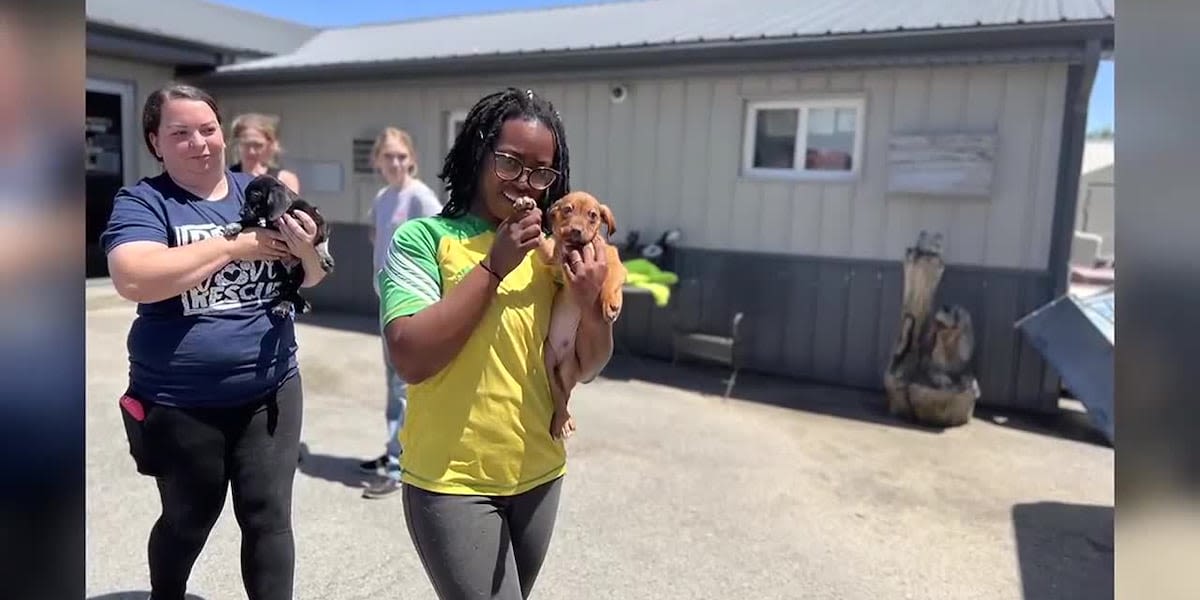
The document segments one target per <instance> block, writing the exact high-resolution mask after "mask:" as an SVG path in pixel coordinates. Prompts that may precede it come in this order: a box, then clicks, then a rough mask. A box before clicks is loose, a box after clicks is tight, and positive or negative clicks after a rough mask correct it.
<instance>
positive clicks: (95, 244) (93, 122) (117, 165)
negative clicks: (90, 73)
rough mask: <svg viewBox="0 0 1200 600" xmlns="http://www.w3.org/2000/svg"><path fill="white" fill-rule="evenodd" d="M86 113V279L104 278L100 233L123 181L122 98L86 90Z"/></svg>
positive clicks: (106, 267)
mask: <svg viewBox="0 0 1200 600" xmlns="http://www.w3.org/2000/svg"><path fill="white" fill-rule="evenodd" d="M86 111H87V114H86V121H85V136H86V137H85V140H86V142H85V143H86V147H87V223H86V229H87V241H86V244H87V259H86V260H87V276H88V277H107V276H108V265H107V264H106V261H105V258H104V250H103V249H102V248H100V233H101V232H103V231H104V226H105V225H106V224H107V223H108V217H109V215H110V214H112V206H113V196H115V195H116V193H117V190H119V189H121V186H122V185H124V182H125V176H124V174H125V156H124V152H123V151H122V149H123V148H124V147H125V140H124V135H123V133H122V132H123V131H124V129H123V127H124V126H125V123H124V122H123V114H122V110H121V95H120V94H112V93H106V92H97V91H92V90H88V92H87V107H86Z"/></svg>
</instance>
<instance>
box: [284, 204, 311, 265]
mask: <svg viewBox="0 0 1200 600" xmlns="http://www.w3.org/2000/svg"><path fill="white" fill-rule="evenodd" d="M278 224H279V232H280V233H281V234H282V237H283V241H284V242H286V243H287V249H288V250H289V251H290V252H291V253H292V256H295V257H296V258H298V259H300V261H301V262H304V263H305V264H311V263H313V262H314V261H318V260H320V259H319V257H318V256H317V247H316V245H315V244H313V240H315V239H317V223H316V221H313V219H312V217H310V216H308V214H307V213H304V212H302V211H296V213H295V216H293V215H292V214H291V213H284V214H283V216H282V217H279V221H278Z"/></svg>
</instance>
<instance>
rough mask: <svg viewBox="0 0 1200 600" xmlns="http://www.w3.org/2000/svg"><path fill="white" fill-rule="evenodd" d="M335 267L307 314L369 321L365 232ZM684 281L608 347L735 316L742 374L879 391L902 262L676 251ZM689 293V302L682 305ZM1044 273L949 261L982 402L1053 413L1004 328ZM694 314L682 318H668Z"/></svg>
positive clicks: (633, 305)
mask: <svg viewBox="0 0 1200 600" xmlns="http://www.w3.org/2000/svg"><path fill="white" fill-rule="evenodd" d="M331 245H332V251H333V253H334V256H335V257H336V258H337V261H338V268H337V271H336V272H335V273H334V274H333V275H331V276H330V277H329V278H328V279H327V280H326V281H325V282H323V283H322V284H321V285H320V286H317V287H316V288H313V289H311V290H306V291H305V294H306V296H307V297H308V298H309V299H310V301H311V302H312V303H313V306H314V311H315V312H316V313H321V314H326V313H338V312H352V313H357V314H363V315H376V314H377V311H378V304H377V301H376V299H375V294H374V292H373V291H372V288H371V277H372V274H371V272H370V271H371V270H370V264H371V254H370V252H371V249H370V245H369V244H367V243H366V226H363V225H349V224H340V223H339V224H335V225H334V230H333V236H332V241H331ZM675 270H676V271H677V272H678V273H679V274H680V277H681V278H682V280H683V283H682V284H681V286H680V287H679V288H677V289H676V290H675V291H674V292H673V295H672V300H671V303H670V305H668V306H667V307H661V308H660V307H657V306H655V305H654V303H653V302H652V301H651V300H650V298H649V297H648V296H646V295H644V294H628V295H627V296H626V300H625V308H624V311H623V312H622V315H621V318H620V320H618V321H617V325H616V327H615V332H616V337H617V343H618V349H619V350H621V351H627V352H633V353H636V354H640V355H645V356H649V357H654V358H660V359H664V360H667V359H670V358H671V333H672V329H673V327H674V326H675V323H682V324H685V325H684V326H685V327H690V326H698V327H700V328H702V329H704V330H706V331H710V332H727V331H728V327H729V320H730V318H731V317H732V315H733V313H734V312H735V311H739V310H740V311H744V312H745V313H746V318H745V320H744V321H743V322H742V326H743V327H744V330H745V335H746V354H745V360H746V366H747V368H748V369H751V370H754V371H757V372H762V373H768V374H775V375H782V376H787V377H796V378H801V379H807V380H812V381H817V382H821V383H828V384H834V385H848V386H852V387H859V388H864V389H881V386H882V376H883V370H884V368H885V365H887V362H888V359H889V357H890V354H891V352H892V349H893V345H894V344H895V341H896V334H897V330H898V323H899V317H900V298H901V294H902V291H903V280H902V277H903V275H902V272H901V268H900V263H898V262H894V261H870V260H855V259H831V258H821V257H812V256H787V255H779V254H758V253H746V252H729V251H714V250H694V249H682V250H680V252H679V254H678V255H677V264H676V265H675ZM693 285H695V286H697V287H698V289H695V288H692V289H695V291H696V292H698V293H699V295H700V300H699V302H695V303H687V302H683V303H681V302H680V298H681V297H683V296H684V295H685V294H688V293H691V291H692V289H689V288H690V286H693ZM1049 294H1050V278H1049V275H1048V274H1046V273H1036V272H1029V271H1021V270H1011V269H988V268H971V267H955V266H953V265H951V266H949V267H948V268H947V270H946V273H945V275H944V277H943V279H942V283H941V286H940V288H939V293H938V296H937V298H936V301H937V302H939V303H953V304H962V305H963V306H965V307H966V308H967V310H968V311H970V313H971V316H972V318H973V320H974V324H975V333H976V351H975V358H974V366H975V372H976V374H977V376H978V377H979V380H980V385H981V387H982V389H983V397H982V398H981V400H980V403H981V404H985V405H989V406H995V407H1006V408H1018V409H1025V410H1032V411H1047V410H1053V409H1054V408H1055V407H1056V406H1057V404H1056V402H1057V398H1058V396H1057V383H1058V379H1057V377H1056V376H1055V374H1054V372H1053V371H1052V370H1051V369H1049V368H1048V367H1047V365H1046V363H1045V361H1044V360H1043V359H1042V358H1041V356H1040V355H1039V354H1038V353H1037V351H1036V350H1035V349H1034V348H1033V347H1032V346H1030V345H1029V344H1028V343H1027V342H1026V341H1025V340H1024V338H1022V337H1021V336H1020V335H1019V332H1018V331H1017V330H1016V329H1015V328H1014V326H1013V324H1014V322H1015V321H1016V320H1017V319H1018V318H1020V317H1022V316H1024V315H1026V314H1028V313H1029V312H1031V311H1033V310H1034V309H1035V308H1037V307H1039V306H1041V305H1043V304H1045V302H1046V301H1048V300H1049V297H1050V296H1049ZM689 307H690V308H691V309H692V310H693V311H695V312H692V313H691V314H685V313H684V312H680V313H678V314H677V311H686V310H687V309H688V308H689Z"/></svg>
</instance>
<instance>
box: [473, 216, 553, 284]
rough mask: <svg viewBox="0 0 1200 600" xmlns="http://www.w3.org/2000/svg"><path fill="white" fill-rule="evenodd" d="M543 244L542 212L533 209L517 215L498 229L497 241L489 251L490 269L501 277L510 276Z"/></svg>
mask: <svg viewBox="0 0 1200 600" xmlns="http://www.w3.org/2000/svg"><path fill="white" fill-rule="evenodd" d="M541 242H542V211H541V209H539V208H532V209H530V210H528V211H525V212H518V213H515V214H514V215H513V216H511V217H509V218H508V219H505V220H504V221H503V222H501V223H500V225H499V226H498V227H497V228H496V240H495V241H494V242H492V249H491V250H489V251H488V255H487V259H486V260H487V262H488V265H487V266H488V267H489V268H490V269H491V270H493V271H495V272H496V274H497V275H499V276H500V277H504V276H506V275H508V274H509V273H510V272H511V271H512V270H513V269H515V268H517V265H519V264H521V261H522V260H525V255H526V254H529V251H530V250H533V249H534V248H536V247H537V246H538V244H541Z"/></svg>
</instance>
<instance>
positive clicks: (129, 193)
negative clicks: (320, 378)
mask: <svg viewBox="0 0 1200 600" xmlns="http://www.w3.org/2000/svg"><path fill="white" fill-rule="evenodd" d="M225 176H226V178H227V179H228V180H229V194H228V195H227V196H226V197H225V198H223V199H221V200H204V199H202V198H200V197H198V196H196V195H194V194H192V193H191V192H188V191H187V190H184V189H183V188H181V187H180V186H178V185H177V184H175V182H174V181H172V180H171V178H170V177H169V176H168V175H166V174H165V173H164V174H162V175H158V176H156V177H147V178H143V179H142V180H141V181H138V182H137V183H136V184H135V185H132V186H126V187H124V188H121V190H120V191H119V192H117V195H116V198H115V200H114V202H113V211H112V217H111V218H110V219H109V222H108V227H107V229H105V231H104V233H103V234H102V236H101V238H100V241H101V244H102V245H103V247H104V251H105V253H108V252H111V251H112V249H113V248H115V247H117V246H118V245H120V244H123V243H126V242H133V241H142V240H150V241H156V242H162V243H164V244H167V245H168V246H171V247H175V246H181V245H184V244H190V243H193V242H199V241H201V240H205V239H208V238H210V237H214V236H216V235H220V234H219V232H218V229H219V227H220V226H222V225H225V224H227V223H231V222H234V221H236V220H237V218H238V211H239V210H241V206H242V203H243V202H244V201H245V193H244V192H245V188H246V184H247V183H249V182H250V180H251V179H252V176H250V175H248V174H241V173H233V172H226V174H225ZM284 275H285V273H284V270H283V265H282V263H280V262H279V261H270V262H267V261H234V262H231V263H229V264H228V265H226V266H225V267H224V268H222V269H220V270H218V271H217V272H216V273H214V274H213V275H212V276H211V277H209V279H208V280H206V281H204V282H202V283H201V284H200V285H198V286H196V287H195V288H193V289H190V290H187V291H185V292H184V293H183V294H181V295H179V296H175V297H174V298H168V299H166V300H162V301H160V302H153V303H143V304H138V308H137V315H138V316H137V318H136V319H135V320H134V322H133V326H132V327H131V328H130V330H129V338H128V342H127V346H128V349H129V363H130V366H129V376H130V387H129V389H130V393H131V394H132V395H133V397H135V398H137V399H139V400H143V401H151V402H157V403H161V404H166V405H170V406H185V407H217V406H234V405H239V404H243V403H246V402H250V401H253V400H256V399H258V398H261V397H262V396H264V395H265V394H268V393H271V392H273V391H275V390H277V389H278V388H279V386H280V385H282V384H283V382H284V381H286V380H287V379H288V378H289V377H291V376H292V375H294V374H295V373H296V371H297V365H296V335H295V323H294V321H293V319H292V317H290V316H287V317H277V316H275V315H273V314H271V306H272V303H271V302H270V301H271V300H272V299H274V298H276V297H278V295H279V288H280V285H281V283H282V282H283V280H284Z"/></svg>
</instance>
